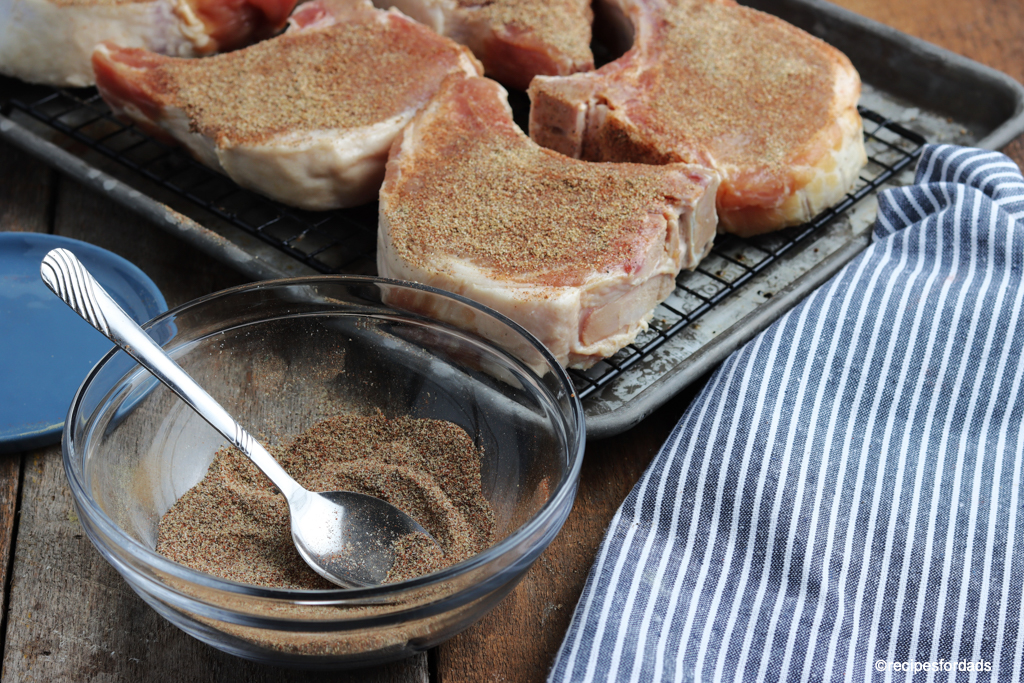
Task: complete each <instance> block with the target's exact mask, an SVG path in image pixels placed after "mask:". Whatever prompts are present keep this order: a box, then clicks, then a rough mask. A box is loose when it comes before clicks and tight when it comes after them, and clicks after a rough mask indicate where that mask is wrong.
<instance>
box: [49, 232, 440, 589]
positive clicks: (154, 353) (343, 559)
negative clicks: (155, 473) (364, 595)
mask: <svg viewBox="0 0 1024 683" xmlns="http://www.w3.org/2000/svg"><path fill="white" fill-rule="evenodd" d="M39 274H40V275H41V276H42V278H43V282H44V283H46V286H47V287H49V288H50V289H51V290H52V291H53V293H54V294H56V295H57V296H59V297H60V298H61V299H62V300H63V301H64V303H66V304H67V305H68V306H70V307H71V309H72V310H73V311H75V313H78V315H80V316H82V318H84V319H85V320H86V322H88V323H89V324H90V325H92V326H93V327H95V328H96V329H97V330H99V331H100V332H102V333H103V334H104V336H106V337H107V338H108V339H110V340H111V341H112V342H114V343H115V344H117V345H118V346H119V347H121V348H122V349H124V350H125V351H127V352H128V354H129V355H130V356H131V357H132V358H134V359H135V360H137V361H138V362H139V364H140V365H142V367H144V368H146V369H147V370H149V371H150V372H151V373H152V374H153V376H154V377H156V378H157V379H159V380H160V381H161V382H163V383H164V384H166V385H167V386H168V387H169V388H170V389H171V390H172V391H174V393H176V394H177V395H178V396H180V397H181V398H182V399H183V400H184V401H185V403H187V404H188V405H190V406H191V407H192V408H193V409H194V410H195V411H196V412H197V413H199V415H200V416H201V417H202V418H203V419H204V420H206V421H207V422H209V423H210V425H211V426H212V427H213V428H214V429H216V430H217V431H218V432H220V433H221V434H223V435H224V437H225V438H226V439H227V440H228V441H230V442H231V443H232V444H233V445H235V446H236V447H238V449H239V450H241V451H242V452H243V453H245V454H246V455H247V456H249V459H250V460H252V462H253V464H255V465H256V466H257V467H259V468H260V470H262V471H263V473H264V474H266V475H267V477H268V478H269V479H270V480H271V481H272V482H273V483H274V485H275V486H276V487H277V488H278V489H279V490H280V491H281V493H282V494H284V497H285V499H287V501H288V511H289V514H290V515H291V523H292V524H291V526H292V540H293V541H294V542H295V547H296V549H297V550H298V551H299V555H301V556H302V559H304V560H305V561H306V562H307V563H308V564H309V566H310V567H312V568H313V570H314V571H315V572H316V573H317V574H319V575H320V576H322V577H324V578H325V579H327V580H328V581H332V582H334V583H336V584H338V585H339V586H344V587H346V588H359V587H364V586H373V585H377V584H379V583H381V582H382V581H383V580H384V579H385V577H386V576H387V573H388V571H389V570H390V569H391V566H392V565H393V564H394V560H395V547H394V542H395V541H396V540H397V539H399V538H401V537H402V536H406V535H408V534H412V533H417V532H418V533H421V534H425V535H426V536H427V537H428V538H430V539H431V540H432V541H434V539H433V537H432V536H431V535H430V534H429V533H427V531H426V530H425V529H424V528H423V527H422V526H420V525H419V524H418V523H416V521H415V520H414V519H412V518H411V517H409V515H407V514H405V513H404V512H402V511H401V510H399V509H398V508H396V507H395V506H393V505H391V504H389V503H386V502H384V501H383V500H380V499H379V498H374V497H373V496H367V495H363V494H361V493H353V492H351V491H329V492H326V493H314V492H312V491H308V490H306V489H304V488H303V487H302V486H300V485H299V483H298V482H296V481H295V480H294V479H292V477H291V476H289V474H288V473H287V472H285V471H284V469H283V468H282V467H281V466H280V465H279V464H278V463H277V461H276V460H274V458H273V456H271V455H270V453H268V452H267V450H266V449H265V448H263V446H261V445H260V444H259V442H257V441H256V439H254V438H253V437H252V436H251V435H250V434H249V433H248V432H246V431H245V429H243V428H242V426H241V425H240V424H238V422H236V421H235V419H234V418H233V417H231V415H229V414H228V412H227V411H226V410H224V408H222V407H221V406H220V404H219V403H217V401H215V400H214V399H213V397H212V396H210V395H209V394H208V393H206V391H205V390H204V389H203V388H202V387H201V386H199V384H197V383H196V381H195V380H194V379H192V378H191V377H189V376H188V374H187V373H186V372H185V371H184V370H182V369H181V367H179V366H178V364H177V363H175V362H174V360H172V359H171V357H170V356H168V355H167V353H166V352H165V351H164V350H163V349H162V348H161V347H160V346H159V345H158V344H157V343H156V342H154V341H153V340H152V339H151V338H150V336H149V335H148V334H146V332H145V331H144V330H143V329H142V328H141V327H139V326H138V325H137V324H136V323H135V321H134V320H132V319H131V318H130V317H129V316H128V314H126V313H125V312H124V311H123V310H122V309H121V307H120V306H118V305H117V303H116V302H115V301H114V300H113V299H111V298H110V295H109V294H107V292H106V290H104V289H103V287H102V286H101V285H100V284H99V283H98V282H96V280H95V278H93V276H92V275H90V274H89V272H88V271H87V270H86V269H85V266H83V265H82V263H81V262H80V261H79V260H78V259H77V258H75V255H74V254H72V253H71V252H70V251H68V250H67V249H54V250H52V251H50V252H49V253H48V254H47V255H46V256H45V257H44V258H43V262H42V265H41V266H40V268H39ZM434 542H435V543H436V541H434Z"/></svg>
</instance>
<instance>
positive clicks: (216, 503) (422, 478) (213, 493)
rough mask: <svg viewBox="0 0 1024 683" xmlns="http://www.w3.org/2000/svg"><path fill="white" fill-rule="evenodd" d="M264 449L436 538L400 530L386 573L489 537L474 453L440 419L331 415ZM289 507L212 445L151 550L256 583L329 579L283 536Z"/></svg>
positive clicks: (436, 564) (296, 584) (426, 563)
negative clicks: (393, 510) (429, 542)
mask: <svg viewBox="0 0 1024 683" xmlns="http://www.w3.org/2000/svg"><path fill="white" fill-rule="evenodd" d="M270 452H271V454H272V455H274V457H275V458H276V459H277V460H278V462H280V463H281V466H282V467H284V469H285V470H286V471H287V472H288V473H289V474H291V475H292V476H293V477H295V479H296V480H297V481H298V482H299V483H300V484H302V485H303V486H305V487H306V488H308V489H309V490H311V491H339V490H344V491H356V492H360V493H367V494H370V495H373V496H377V497H379V498H381V499H383V500H385V501H388V502H389V503H392V504H393V505H395V506H397V507H399V508H400V509H402V510H404V511H405V512H406V513H408V514H409V515H410V516H412V517H413V518H414V519H416V521H418V522H419V523H420V524H422V525H423V527H424V528H425V529H427V530H428V531H429V532H430V533H431V534H432V535H433V536H434V538H436V539H437V541H438V543H440V545H441V547H442V549H443V551H444V557H443V558H442V557H439V556H437V555H436V554H433V553H431V552H430V549H429V548H425V547H423V546H420V545H418V544H417V543H416V541H415V539H406V540H405V541H402V542H401V546H400V547H399V548H398V549H399V551H400V556H401V557H402V558H403V559H404V561H405V565H404V566H402V567H396V568H395V569H394V570H393V572H392V575H390V576H389V579H388V580H389V581H392V582H393V581H398V580H402V579H405V578H410V577H411V576H414V575H418V574H420V573H425V572H429V571H433V570H435V569H439V568H441V567H444V566H448V565H451V564H455V563H456V562H460V561H462V560H464V559H466V558H468V557H470V556H472V555H475V554H476V553H479V552H480V551H482V550H484V549H485V548H487V547H488V546H490V545H491V543H492V542H493V540H494V520H493V514H492V512H491V509H490V505H489V504H488V502H487V500H486V499H485V498H484V497H483V493H482V491H481V488H480V454H479V452H478V451H477V449H476V448H475V447H474V445H473V442H472V439H470V437H469V435H468V434H466V432H465V431H464V430H463V429H461V428H460V427H458V426H457V425H455V424H453V423H451V422H446V421H442V420H427V419H416V418H396V419H387V418H385V417H383V416H382V415H379V414H377V415H368V416H360V415H339V416H336V417H334V418H330V419H328V420H324V421H323V422H320V423H318V424H316V425H314V426H313V427H311V428H310V429H308V430H307V431H305V432H303V433H302V434H301V435H299V436H298V437H296V438H295V439H294V440H293V441H291V442H290V443H288V444H285V445H283V446H280V447H277V448H272V449H270ZM289 524H290V520H289V516H288V506H287V503H286V502H285V500H284V497H283V496H281V495H280V494H278V493H277V492H276V490H275V489H274V488H273V485H272V484H271V483H270V481H269V480H268V479H267V478H266V477H265V476H264V475H263V474H262V473H261V472H260V471H259V470H258V469H256V467H255V466H254V465H253V464H252V463H251V462H250V461H249V459H248V458H246V457H245V456H244V455H242V454H241V452H239V451H238V450H237V449H235V448H223V449H221V450H220V451H218V452H217V454H216V456H215V458H214V461H213V463H212V464H211V465H210V468H209V470H208V472H207V474H206V476H205V477H204V478H203V480H202V481H201V482H200V483H199V484H197V485H196V486H194V487H193V488H191V489H190V490H189V491H187V492H186V493H185V495H183V496H182V497H181V498H180V499H178V501H176V502H175V504H174V505H173V506H172V507H171V509H170V510H169V511H168V512H167V513H166V514H165V515H164V517H163V518H162V519H161V520H160V525H159V529H158V537H157V547H156V550H157V552H159V553H161V554H162V555H164V556H166V557H168V558H170V559H171V560H173V561H175V562H178V563H180V564H183V565H186V566H188V567H191V568H192V569H196V570H198V571H201V572H205V573H208V574H213V575H215V576H219V577H221V578H225V579H229V580H232V581H239V582H242V583H248V584H252V585H257V586H265V587H276V588H291V589H322V588H333V587H334V586H333V584H331V583H328V582H327V581H326V580H324V579H322V578H321V577H320V576H319V575H317V574H316V573H314V572H313V570H312V569H310V568H309V567H308V566H307V565H306V564H305V563H304V562H303V560H302V559H301V558H300V557H299V554H298V552H297V551H296V550H295V547H294V545H292V539H291V532H290V526H289Z"/></svg>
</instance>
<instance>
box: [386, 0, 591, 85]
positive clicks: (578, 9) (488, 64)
mask: <svg viewBox="0 0 1024 683" xmlns="http://www.w3.org/2000/svg"><path fill="white" fill-rule="evenodd" d="M375 2H376V4H377V6H378V7H388V6H394V7H397V8H398V9H400V10H402V11H403V12H405V13H406V14H408V15H409V16H410V17H412V18H414V19H416V20H418V21H421V22H423V23H424V24H426V25H427V26H430V27H431V28H433V29H434V30H435V31H437V32H438V33H440V34H442V35H445V36H448V37H449V38H452V39H453V40H457V41H458V42H460V43H462V44H463V45H466V46H467V47H469V49H470V50H472V51H473V54H475V55H476V56H477V57H478V58H479V59H480V61H481V62H483V65H484V70H485V72H486V73H487V75H488V76H490V77H491V78H494V79H496V80H498V81H501V82H502V83H504V84H505V85H507V86H509V87H510V88H517V89H519V90H526V88H527V86H529V85H530V81H531V80H532V79H533V77H534V76H536V75H538V74H545V75H549V76H556V75H567V74H572V73H576V72H577V71H590V70H591V69H593V68H594V56H593V55H592V54H591V53H590V25H591V22H592V21H593V18H594V15H593V13H592V12H591V11H590V0H375Z"/></svg>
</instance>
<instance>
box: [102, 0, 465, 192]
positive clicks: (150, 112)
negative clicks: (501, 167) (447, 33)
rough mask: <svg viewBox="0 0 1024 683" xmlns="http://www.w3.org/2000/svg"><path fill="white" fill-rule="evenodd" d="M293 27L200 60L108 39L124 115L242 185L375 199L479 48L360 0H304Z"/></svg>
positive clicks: (114, 98)
mask: <svg viewBox="0 0 1024 683" xmlns="http://www.w3.org/2000/svg"><path fill="white" fill-rule="evenodd" d="M290 24H291V25H290V28H289V29H288V31H286V32H285V33H284V34H282V35H280V36H277V37H275V38H271V39H269V40H266V41H264V42H262V43H258V44H256V45H253V46H250V47H247V48H244V49H242V50H237V51H235V52H232V53H229V54H223V55H216V56H214V57H209V58H207V59H201V60H186V59H172V58H169V57H164V56H161V55H157V54H154V53H152V52H148V51H145V50H138V49H126V48H121V47H118V46H117V45H113V44H110V43H104V44H102V45H100V46H99V47H98V48H97V50H96V53H95V54H94V56H93V64H94V66H95V70H96V83H97V86H98V88H99V91H100V94H101V95H102V96H103V99H104V100H106V101H107V103H108V104H109V105H110V106H111V108H112V109H113V110H114V112H115V113H117V114H119V115H121V116H123V117H125V118H128V119H131V120H133V121H135V122H136V123H137V124H138V125H139V126H140V127H141V128H143V129H144V130H147V131H148V132H150V133H152V134H154V135H157V136H159V137H163V138H171V139H173V140H177V141H178V142H180V143H181V144H183V145H185V146H186V147H187V148H188V150H189V151H190V152H191V153H192V155H193V156H195V157H196V158H197V159H199V160H200V161H202V162H203V163H204V164H206V165H207V166H210V167H211V168H214V169H217V170H219V171H222V172H224V173H225V174H226V175H228V176H230V177H231V178H232V179H234V180H235V182H237V183H238V184H239V185H241V186H242V187H246V188H249V189H252V190H255V191H257V192H260V193H262V194H264V195H266V196H268V197H272V198H274V199H277V200H279V201H281V202H284V203H286V204H289V205H292V206H297V207H300V208H303V209H310V210H326V209H334V208H341V207H347V206H355V205H357V204H362V203H365V202H367V201H370V200H372V199H374V198H375V197H376V195H377V190H378V188H379V187H380V183H381V181H382V180H383V178H384V164H385V162H386V161H387V155H388V150H389V148H390V146H391V143H392V141H393V140H394V139H395V136H396V135H398V133H399V131H401V129H402V128H403V127H404V126H405V124H406V123H408V122H409V120H410V119H412V117H413V115H414V114H415V113H416V111H417V110H419V109H420V108H421V107H422V106H423V105H424V104H426V102H427V101H429V100H430V98H431V96H432V95H433V94H434V93H435V92H436V90H437V88H438V86H439V85H440V83H441V81H442V80H443V79H444V78H445V76H447V75H449V74H459V75H461V76H466V75H476V74H478V73H479V70H480V69H479V64H478V63H477V62H476V60H475V59H474V58H473V56H472V55H471V54H470V53H469V51H468V50H467V49H466V48H464V47H462V46H461V45H458V44H456V43H455V42H453V41H451V40H449V39H447V38H443V37H441V36H439V35H437V34H436V33H434V32H433V31H431V30H430V29H428V28H427V27H425V26H423V25H422V24H419V23H418V22H415V21H413V20H412V19H409V18H408V17H406V16H405V15H403V14H401V13H400V12H397V11H394V10H392V11H389V12H384V11H380V10H376V9H374V8H373V6H372V5H370V4H369V2H361V1H360V0H314V1H313V2H309V3H306V4H303V5H301V6H300V7H299V9H298V10H296V12H295V14H293V15H292V17H291V19H290Z"/></svg>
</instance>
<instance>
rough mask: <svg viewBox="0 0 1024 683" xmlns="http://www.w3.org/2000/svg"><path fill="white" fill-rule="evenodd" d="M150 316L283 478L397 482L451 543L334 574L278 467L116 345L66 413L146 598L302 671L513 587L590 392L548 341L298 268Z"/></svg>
mask: <svg viewBox="0 0 1024 683" xmlns="http://www.w3.org/2000/svg"><path fill="white" fill-rule="evenodd" d="M412 302H415V303H416V305H412ZM425 304H426V305H425ZM423 310H431V311H436V312H443V317H444V319H445V320H449V321H460V322H459V324H460V325H461V327H460V326H456V325H452V324H449V323H446V322H442V321H441V320H438V319H435V318H431V317H429V316H427V315H424V314H423V313H421V312H417V311H423ZM482 320H483V321H486V324H484V325H481V324H480V322H481V321H482ZM466 321H473V324H472V325H471V326H467V325H466V324H465V323H466ZM467 327H471V329H473V330H477V331H476V332H474V331H469V329H467ZM147 328H148V330H149V332H150V334H151V335H152V336H154V337H155V338H156V339H157V340H158V341H159V342H160V343H161V344H163V345H164V347H165V348H166V349H167V350H168V351H169V352H170V353H171V355H172V356H173V357H174V358H175V359H176V360H177V362H178V363H180V364H181V365H182V366H183V367H184V368H185V369H186V370H187V371H188V372H189V373H190V374H192V375H193V377H195V378H196V380H197V381H198V382H199V383H200V384H201V385H202V386H204V387H205V388H206V389H207V390H208V391H209V392H210V393H211V394H212V395H213V396H214V398H216V399H217V400H218V401H220V402H221V403H222V404H223V405H224V406H225V407H226V408H227V409H228V411H229V412H231V413H232V414H233V415H234V416H235V417H236V418H238V419H239V421H240V422H241V423H242V424H243V425H244V426H245V427H246V428H247V429H248V430H249V431H250V432H251V433H253V434H254V435H256V436H257V438H259V439H261V440H262V441H263V442H264V443H265V444H266V445H267V446H268V447H269V448H270V449H271V452H272V453H274V455H275V457H277V458H278V460H279V461H280V462H281V463H282V464H283V465H284V466H285V468H286V469H288V470H289V471H290V472H291V474H292V475H293V476H296V477H297V478H299V479H300V480H301V481H303V483H304V484H306V485H307V486H309V487H310V488H312V489H314V490H317V489H319V490H331V489H347V490H359V491H362V492H364V493H370V494H372V495H376V496H379V497H382V498H384V499H386V500H389V502H392V503H393V504H395V505H397V506H399V507H400V508H402V509H404V510H405V511H406V512H407V513H409V514H410V515H412V516H413V517H414V518H416V519H417V521H419V522H420V523H421V524H422V525H423V526H424V527H425V528H426V529H427V530H428V531H430V532H431V534H432V535H433V536H434V537H435V538H436V539H437V540H438V542H439V544H440V546H441V552H438V551H437V550H436V549H434V548H432V547H427V548H424V547H418V546H417V544H416V543H415V542H414V540H413V541H411V542H409V544H408V547H399V557H400V561H399V562H396V566H395V567H394V568H393V569H392V573H391V575H389V577H388V582H387V583H386V584H385V585H381V586H376V587H372V588H361V589H349V590H346V589H339V588H337V587H334V586H332V585H330V584H328V583H327V582H325V581H323V580H322V579H320V578H319V577H318V576H316V574H314V573H313V572H312V570H310V569H308V568H307V567H306V566H305V565H304V563H302V561H301V559H299V558H298V555H297V553H296V552H295V551H294V548H293V547H291V545H290V543H291V539H290V536H289V535H288V533H287V524H288V518H287V508H286V507H284V502H283V499H282V498H281V496H280V495H278V494H277V492H276V491H275V490H274V489H273V487H272V485H271V484H270V483H269V482H268V481H267V480H266V479H265V478H263V476H262V475H261V474H259V472H258V471H256V470H255V468H254V467H253V466H252V465H251V464H250V463H249V462H248V460H246V459H245V458H244V457H243V456H241V454H239V453H238V452H237V451H235V450H234V449H230V448H226V447H225V444H224V440H223V439H222V438H221V437H220V436H219V435H218V434H217V433H216V432H215V431H214V430H213V429H212V428H211V427H209V426H208V425H207V424H206V423H205V422H203V420H202V418H200V417H198V416H197V415H196V414H195V413H193V412H192V410H191V409H190V408H188V407H187V406H186V405H185V404H184V403H183V402H181V401H180V400H179V399H178V398H177V397H176V396H174V395H173V394H172V393H171V392H170V391H169V390H168V389H166V388H165V387H164V386H163V385H162V384H159V382H157V381H156V380H155V379H154V378H153V377H152V376H150V375H149V374H148V373H147V372H146V371H144V370H142V369H140V368H139V367H138V366H137V365H136V364H135V363H134V361H133V360H131V358H129V357H128V356H127V354H125V353H123V352H120V351H117V352H111V353H110V354H109V355H108V356H107V357H106V358H104V360H103V361H102V362H101V363H100V364H99V365H98V366H97V367H96V368H95V369H94V370H93V372H92V373H91V374H90V376H89V377H88V379H87V380H86V382H85V384H84V385H83V386H82V388H81V390H80V391H79V393H78V395H77V396H76V398H75V401H74V403H73V405H72V408H71V412H70V413H69V417H68V420H67V423H66V427H65V432H64V464H65V470H66V472H67V476H68V480H69V483H70V486H71V490H72V493H73V495H74V499H75V504H76V507H77V511H78V515H79V518H80V519H81V521H82V525H83V527H84V528H85V531H86V533H87V534H88V536H89V538H90V539H91V540H92V542H93V543H94V545H95V546H96V547H97V549H99V551H100V552H101V554H102V555H103V556H104V557H105V558H106V559H107V560H108V561H109V562H110V563H111V564H112V565H113V566H114V567H115V568H116V569H117V570H118V571H119V572H120V573H121V575H122V576H124V578H125V579H126V580H127V581H128V583H129V585H131V587H132V588H133V589H134V590H135V591H136V592H137V593H138V594H139V595H140V596H141V597H142V598H143V599H144V600H145V601H146V602H147V603H148V604H149V605H151V606H152V607H153V608H154V609H156V610H157V611H158V612H159V613H160V614H161V615H163V616H164V617H166V618H167V619H169V620H170V621H171V622H172V623H174V624H176V625H177V626H179V627H180V628H182V629H183V630H185V631H186V632H188V633H190V634H191V635H193V636H195V637H197V638H199V639H200V640H203V641H205V642H207V643H209V644H211V645H213V646H214V647H218V648H220V649H222V650H225V651H227V652H231V653H233V654H237V655H240V656H243V657H246V658H249V659H253V660H257V661H263V662H268V663H275V664H290V665H298V666H306V667H311V668H327V667H332V668H334V667H339V666H362V665H367V664H373V663H378V662H382V661H386V660H390V659H397V658H400V657H404V656H407V655H409V654H412V653H414V652H416V651H420V650H424V649H427V648H430V647H433V646H434V645H436V644H438V643H439V642H441V641H443V640H445V639H447V638H449V637H451V636H452V635H454V634H455V633H457V632H458V631H460V630H462V629H463V628H465V627H466V626H468V625H470V624H471V623H473V622H474V621H476V620H477V619H479V618H480V617H481V616H483V615H484V614H485V613H486V612H487V611H488V610H489V609H490V608H491V607H493V606H494V605H495V604H496V603H497V602H498V601H499V600H500V599H501V598H502V597H504V596H505V595H506V594H507V593H508V592H509V591H510V590H511V589H512V588H513V587H514V586H515V584H516V583H517V582H518V580H519V579H520V578H521V577H522V575H523V574H524V573H525V571H526V570H527V569H528V568H529V566H530V565H531V564H532V562H533V561H534V560H535V559H536V558H537V557H538V556H539V555H540V553H541V552H542V551H543V550H544V548H545V547H547V545H548V544H549V543H550V542H551V540H552V539H553V538H554V536H555V535H556V534H557V533H558V530H559V529H560V528H561V525H562V524H563V523H564V521H565V518H566V516H567V515H568V513H569V510H570V508H571V506H572V501H573V498H574V496H575V492H576V485H577V482H578V478H579V467H580V462H581V459H582V454H583V446H584V425H583V413H582V409H581V407H580V405H579V401H578V400H577V399H576V398H575V395H574V393H573V390H572V386H571V384H570V382H569V380H568V378H567V377H566V375H565V373H564V372H563V371H562V370H561V368H559V367H558V365H557V364H556V363H555V361H554V360H553V358H551V356H550V355H549V354H548V353H547V352H546V351H545V350H544V349H543V347H542V346H541V345H540V344H539V343H538V342H537V341H536V340H534V339H533V338H532V337H530V336H529V334H528V333H526V332H524V331H523V330H522V329H521V328H518V327H517V326H516V325H515V324H514V323H510V322H508V321H506V320H505V319H503V318H501V317H500V316H498V315H495V314H493V313H491V312H489V311H487V310H485V309H483V308H482V307H480V306H478V305H476V304H474V303H472V302H469V301H466V300H465V299H460V298H459V297H455V296H451V295H448V294H445V293H442V292H439V291H437V290H432V289H429V288H426V287H420V286H415V285H407V284H403V283H397V282H390V281H386V280H381V279H376V278H360V277H322V278H320V277H316V278H299V279H294V280H280V281H273V282H264V283H258V284H254V285H248V286H245V287H239V288H235V289H231V290H226V291H224V292H220V293H218V294H214V295H211V296H209V297H205V298H203V299H199V300H197V301H195V302H192V303H190V304H186V305H185V306H182V307H179V308H177V309H175V310H173V311H170V312H168V313H167V314H165V315H163V316H161V317H159V318H157V319H155V320H154V321H152V322H151V323H150V324H149V325H148V326H147ZM480 330H483V332H480ZM480 334H485V335H486V338H485V337H482V336H480ZM282 539H283V540H282Z"/></svg>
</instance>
